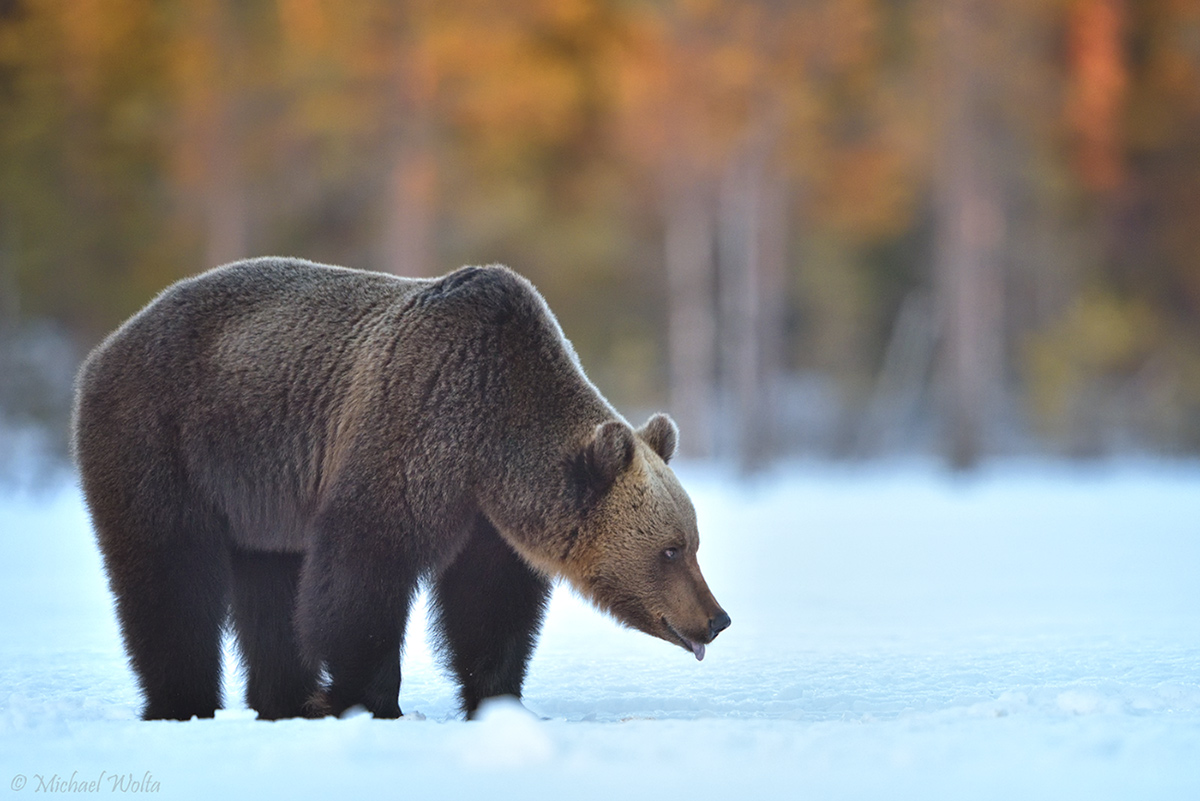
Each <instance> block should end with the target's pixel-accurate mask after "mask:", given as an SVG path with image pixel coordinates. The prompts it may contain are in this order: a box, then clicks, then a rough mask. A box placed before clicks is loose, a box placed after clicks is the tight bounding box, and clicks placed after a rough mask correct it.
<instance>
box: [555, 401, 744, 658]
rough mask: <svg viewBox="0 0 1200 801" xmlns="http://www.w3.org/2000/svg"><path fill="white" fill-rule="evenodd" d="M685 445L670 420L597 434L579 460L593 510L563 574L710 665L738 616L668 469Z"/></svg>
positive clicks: (586, 504) (621, 615)
mask: <svg viewBox="0 0 1200 801" xmlns="http://www.w3.org/2000/svg"><path fill="white" fill-rule="evenodd" d="M676 441H677V433H676V428H675V424H674V423H673V422H672V421H671V419H670V418H669V417H667V416H666V415H663V414H658V415H655V416H654V417H652V418H650V420H649V422H647V423H646V425H645V426H643V427H642V428H641V429H639V430H637V431H636V432H635V431H634V430H633V429H632V428H631V427H630V426H629V425H627V424H626V423H625V422H623V421H620V420H610V421H608V422H605V423H602V424H601V425H599V426H597V427H596V429H595V430H594V431H593V432H592V434H591V437H590V439H589V440H588V441H587V442H586V444H585V445H584V446H583V450H582V452H581V453H580V454H579V457H578V459H577V461H576V469H575V475H576V479H575V480H576V481H577V482H578V483H579V486H580V490H581V493H582V496H583V501H582V503H581V504H580V508H581V509H582V510H583V511H582V513H581V517H580V519H579V520H578V521H577V523H578V525H577V527H576V528H575V529H574V530H573V531H572V535H571V536H572V542H571V544H570V548H569V551H568V553H567V554H566V559H565V564H563V565H562V567H561V571H562V573H563V574H564V575H565V576H566V577H567V579H568V580H569V581H570V582H571V583H572V584H573V585H574V586H575V588H576V589H577V590H579V591H580V592H581V593H583V594H584V595H585V596H586V597H588V598H589V599H590V600H591V601H592V602H593V603H595V604H596V605H597V606H598V607H600V608H601V609H604V610H606V611H608V612H609V613H611V614H612V615H613V616H614V617H615V618H617V620H619V621H620V622H621V623H624V624H625V625H627V626H630V627H632V628H636V629H639V630H640V631H644V632H645V633H647V634H651V635H653V636H655V637H659V638H661V639H663V640H666V641H667V642H670V643H674V644H675V645H678V646H680V647H682V648H685V649H686V650H688V651H690V652H691V653H693V654H695V656H696V658H697V659H703V658H704V646H705V645H706V644H707V643H710V642H712V640H713V638H715V637H716V636H717V635H718V634H719V633H720V632H721V631H722V630H724V629H725V628H726V627H727V626H729V615H727V614H726V613H725V610H723V609H722V608H721V606H720V604H718V603H717V601H716V599H715V598H713V595H712V593H711V592H709V589H708V585H707V584H706V583H705V581H704V576H702V575H701V574H700V565H699V563H698V562H697V561H696V551H697V550H698V549H699V547H700V537H699V534H698V533H697V530H696V512H695V510H694V509H693V508H692V502H691V500H690V499H689V498H688V496H687V493H685V492H684V490H683V487H681V486H680V485H679V481H678V480H677V479H676V478H675V473H674V471H672V470H671V468H670V467H668V466H667V462H668V461H669V460H670V459H671V456H672V455H674V452H675V444H676Z"/></svg>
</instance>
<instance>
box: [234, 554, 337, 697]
mask: <svg viewBox="0 0 1200 801" xmlns="http://www.w3.org/2000/svg"><path fill="white" fill-rule="evenodd" d="M303 561H304V557H303V555H301V554H281V553H254V552H248V551H241V550H236V549H235V550H234V551H232V552H231V554H230V562H231V565H232V568H233V624H234V629H235V631H236V632H237V637H238V644H239V645H240V646H241V651H242V658H243V659H244V660H245V663H246V667H247V668H248V674H249V675H248V676H247V682H246V704H247V706H249V707H250V708H251V709H254V710H255V711H257V712H258V717H259V718H260V719H262V720H277V719H279V718H294V717H300V716H303V715H304V714H305V712H306V709H305V704H306V703H307V702H308V700H309V698H310V697H311V696H312V694H313V693H314V692H316V691H317V686H318V676H317V671H316V670H314V669H313V668H312V667H311V666H309V665H308V664H307V663H305V661H304V660H303V658H302V657H301V656H300V645H299V642H298V640H297V638H296V632H295V626H294V624H293V618H294V616H295V611H296V587H297V584H298V583H299V580H300V567H301V565H302V564H303Z"/></svg>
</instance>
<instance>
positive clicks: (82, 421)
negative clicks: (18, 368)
mask: <svg viewBox="0 0 1200 801" xmlns="http://www.w3.org/2000/svg"><path fill="white" fill-rule="evenodd" d="M675 439H676V432H675V426H674V424H673V423H672V422H671V421H670V420H669V419H668V418H667V417H666V416H664V415H656V416H655V417H653V418H651V419H650V421H649V422H648V423H647V424H646V426H644V427H643V428H642V429H640V430H639V431H637V432H635V431H634V430H633V429H632V428H630V426H629V425H628V423H626V422H625V421H624V420H623V419H622V418H621V416H620V415H618V414H617V413H616V412H615V411H614V410H613V408H612V407H611V406H610V405H609V404H608V403H607V402H606V401H605V400H604V399H603V398H602V397H601V395H600V394H599V392H597V390H596V389H595V387H593V386H592V384H591V383H590V382H589V381H588V380H587V378H586V377H585V376H584V374H583V371H582V369H581V368H580V365H579V362H578V359H577V357H576V356H575V353H574V351H573V350H572V348H571V346H570V344H569V343H568V342H567V341H566V339H565V338H564V337H563V335H562V332H561V331H560V329H559V327H558V324H557V322H556V321H555V319H554V317H553V315H552V314H551V313H550V310H549V309H548V308H547V306H546V304H545V302H544V301H543V300H542V298H541V296H540V295H538V293H537V291H536V290H535V289H534V288H533V286H532V285H531V284H530V283H529V282H528V281H526V280H525V279H523V278H521V277H520V276H518V275H517V274H516V273H513V272H512V271H510V270H508V269H506V268H503V267H485V268H475V267H468V268H463V269H461V270H458V271H455V272H453V273H450V274H449V275H446V276H444V277H443V278H440V279H429V280H425V279H422V280H414V279H399V278H395V277H391V276H385V275H380V274H375V273H367V272H361V271H357V270H349V269H344V268H338V267H328V266H323V265H316V264H312V263H310V262H305V261H300V260H293V259H276V258H268V259H256V260H251V261H245V262H239V263H236V264H231V265H227V266H225V267H222V268H218V269H216V270H213V271H211V272H208V273H205V274H203V275H201V276H198V277H196V278H193V279H189V280H186V281H182V282H180V283H178V284H175V285H174V286H172V287H170V288H168V289H167V290H166V291H164V292H163V293H162V294H161V295H160V296H159V297H158V298H157V299H156V300H155V301H154V302H152V303H151V304H150V305H149V306H147V307H146V308H145V309H143V310H142V311H141V312H140V313H139V314H137V315H135V316H134V317H133V318H132V319H130V320H129V321H128V322H126V323H125V324H124V325H123V326H121V328H119V329H118V330H117V331H116V332H114V333H113V334H112V335H111V336H109V337H108V339H107V340H105V341H104V342H103V343H102V344H101V345H100V346H99V347H97V348H96V350H95V351H94V352H93V353H92V354H91V356H90V357H89V358H88V359H87V361H86V362H85V363H84V365H83V367H82V368H81V370H80V374H79V378H78V385H77V393H76V406H75V415H74V445H75V453H76V459H77V462H78V465H79V470H80V475H81V479H82V483H83V489H84V493H85V496H86V499H87V503H88V506H89V508H90V511H91V514H92V520H93V523H94V526H95V529H96V533H97V538H98V540H99V544H100V549H101V551H102V552H103V555H104V561H105V567H106V569H107V571H108V575H109V580H110V584H111V587H112V590H113V593H114V595H115V596H116V601H117V611H118V615H119V618H120V622H121V627H122V633H123V635H124V639H125V644H126V649H127V651H128V652H129V655H130V658H131V661H132V664H133V667H134V669H135V672H136V673H137V675H138V678H139V681H140V684H141V687H142V690H143V692H144V695H145V698H146V707H145V710H144V712H143V714H144V717H146V718H180V719H186V718H189V717H191V716H193V715H196V716H201V717H205V716H211V715H212V714H213V713H214V710H215V709H216V708H217V707H218V706H219V704H220V691H219V687H220V633H221V630H222V627H223V626H224V625H225V622H226V620H227V617H230V612H232V615H231V617H232V622H233V626H234V629H235V631H236V633H237V637H238V641H239V645H240V648H241V650H242V653H243V656H244V659H245V661H246V664H247V666H248V668H249V675H248V683H247V702H248V704H249V705H250V706H251V707H252V708H254V709H256V710H257V711H258V712H259V714H260V716H261V717H264V718H279V717H289V716H297V715H302V714H310V715H312V714H329V713H332V714H339V713H341V712H342V711H344V710H345V709H347V708H349V707H350V706H352V705H355V704H361V705H363V706H365V707H366V708H367V709H368V710H370V711H371V712H372V713H373V714H375V715H377V716H381V717H394V716H397V715H399V714H400V709H399V705H398V694H399V688H400V667H399V649H400V646H401V642H402V638H403V633H404V624H405V619H406V615H407V612H408V607H409V604H410V602H411V600H412V597H413V594H414V592H415V591H416V588H417V585H418V582H419V581H421V580H424V579H428V580H429V581H430V587H431V599H432V602H433V607H434V612H435V627H436V631H437V633H438V635H439V639H440V644H441V646H442V648H443V652H444V654H445V656H446V659H447V661H448V663H449V664H450V666H451V667H452V669H453V670H454V672H455V674H456V676H457V678H458V681H459V683H460V686H461V697H462V702H463V705H464V707H465V709H466V711H467V712H468V714H470V713H472V712H473V711H474V710H475V708H476V707H477V706H478V704H479V703H480V701H481V700H482V699H484V698H487V697H490V696H495V695H502V694H513V695H518V696H519V695H520V692H521V685H522V683H523V681H524V676H525V670H526V665H527V663H528V659H529V656H530V653H531V651H532V648H533V645H534V642H535V640H536V637H537V632H538V630H539V628H540V625H541V620H542V616H543V612H544V609H545V605H546V600H547V597H548V593H549V588H550V581H551V580H552V579H553V578H554V577H556V576H565V577H566V578H567V579H568V580H569V581H570V582H571V583H572V584H573V585H574V586H575V587H577V588H578V589H579V590H580V591H581V592H582V593H583V594H584V595H586V596H587V597H589V598H591V599H592V600H593V601H594V602H595V603H596V604H597V605H598V606H600V607H601V608H603V609H606V610H608V611H610V612H611V613H612V614H613V615H614V616H615V617H617V619H618V620H620V621H622V622H623V623H625V624H627V625H630V626H634V627H636V628H638V629H641V630H642V631H645V632H647V633H649V634H652V635H654V636H657V637H661V638H663V639H665V640H667V641H669V642H673V643H675V644H678V645H680V646H682V647H684V648H687V649H688V650H690V651H692V652H693V653H695V654H696V656H697V658H699V657H702V656H703V653H704V644H705V643H708V642H710V641H711V640H712V639H713V637H715V636H716V635H717V633H719V632H720V631H721V630H722V629H723V628H724V627H725V626H727V625H728V622H729V618H728V615H726V614H725V613H724V611H722V610H721V608H720V607H719V606H718V605H717V603H716V601H715V600H714V599H713V597H712V594H711V593H710V592H709V590H708V587H707V586H706V585H705V582H704V579H703V578H702V577H701V575H700V570H699V567H698V566H697V563H696V549H697V546H698V538H697V533H696V522H695V515H694V512H693V510H692V506H691V503H690V502H689V500H688V498H687V495H686V494H685V493H684V491H683V489H682V488H681V487H680V485H679V483H678V481H677V480H676V479H675V476H674V474H673V472H672V471H671V469H670V468H669V467H667V465H666V461H667V460H668V459H669V458H670V457H671V455H672V453H673V452H674V448H675Z"/></svg>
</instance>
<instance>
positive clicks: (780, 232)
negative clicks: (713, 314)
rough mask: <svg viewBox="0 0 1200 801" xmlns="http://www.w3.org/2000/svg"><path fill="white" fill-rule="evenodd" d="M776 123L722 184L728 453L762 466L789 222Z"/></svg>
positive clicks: (768, 445) (769, 441)
mask: <svg viewBox="0 0 1200 801" xmlns="http://www.w3.org/2000/svg"><path fill="white" fill-rule="evenodd" d="M773 132H774V131H773V128H772V127H771V126H767V125H764V126H763V127H762V129H761V130H760V131H759V132H757V133H756V135H755V136H753V137H751V138H750V139H749V140H748V142H747V144H746V146H745V147H744V148H742V149H740V150H739V152H737V153H735V154H734V157H733V159H732V160H731V162H730V165H729V168H728V170H727V171H726V174H725V177H724V180H723V181H722V183H721V191H720V204H719V229H718V233H719V236H720V240H719V248H718V253H719V267H718V270H719V278H720V282H719V289H720V315H721V325H720V330H721V356H722V360H721V367H722V370H721V375H722V383H723V384H724V392H723V393H722V394H723V397H724V400H725V408H726V409H727V415H726V417H727V418H728V421H729V422H730V423H731V425H732V432H731V433H732V450H733V455H734V457H735V458H736V459H737V461H738V463H739V464H740V465H741V467H742V469H743V470H755V469H758V468H760V467H762V466H763V465H764V464H765V463H766V462H767V461H768V460H769V459H770V457H771V456H772V448H773V441H774V438H775V435H776V431H775V429H776V426H775V418H776V415H775V413H774V409H773V406H772V401H773V394H774V393H773V392H772V387H773V385H774V384H775V383H776V378H777V376H778V368H779V363H778V359H779V358H780V356H781V351H782V321H783V310H784V308H785V304H784V302H783V298H782V296H783V292H784V286H783V284H784V281H783V278H784V272H785V266H786V265H785V263H784V262H785V250H786V248H785V242H786V227H785V223H784V215H783V209H782V207H783V205H784V192H783V182H782V180H781V179H780V177H779V176H776V175H773V174H771V169H772V166H773V165H772V163H771V160H770V154H771V152H772V150H773V144H774V141H775V138H774V135H773Z"/></svg>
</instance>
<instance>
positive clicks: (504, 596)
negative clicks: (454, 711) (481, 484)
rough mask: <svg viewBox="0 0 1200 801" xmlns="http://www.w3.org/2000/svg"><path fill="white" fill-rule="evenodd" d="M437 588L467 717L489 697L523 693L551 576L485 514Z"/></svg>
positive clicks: (439, 615)
mask: <svg viewBox="0 0 1200 801" xmlns="http://www.w3.org/2000/svg"><path fill="white" fill-rule="evenodd" d="M432 590H433V592H432V597H431V600H432V602H433V610H432V611H433V613H434V616H435V619H434V625H435V627H436V628H437V631H438V633H439V634H440V637H439V640H440V642H441V644H442V647H443V648H444V651H445V653H444V657H445V658H446V661H447V662H448V663H449V665H450V667H451V668H452V669H453V670H454V674H455V676H456V677H457V678H458V682H459V687H460V697H461V700H462V706H463V711H465V712H466V713H467V717H468V718H471V717H474V715H475V710H476V709H478V707H479V704H480V702H482V701H483V700H484V699H487V698H492V697H495V696H499V695H512V696H515V697H517V698H520V697H521V687H522V685H523V684H524V683H525V670H526V667H527V666H528V664H529V657H530V656H531V655H532V653H533V647H534V645H535V644H536V643H537V637H538V633H539V632H540V630H541V627H542V618H543V617H544V616H545V613H546V603H547V601H548V600H549V597H550V582H549V581H547V580H546V578H545V577H543V576H542V575H541V574H539V573H538V572H537V571H535V570H533V569H532V568H531V567H529V565H527V564H526V563H525V562H524V560H522V559H521V558H520V557H519V556H517V554H516V553H515V552H514V551H513V549H512V548H510V547H509V545H508V543H506V542H505V541H504V540H503V539H501V538H500V534H499V533H498V532H497V531H496V529H495V528H494V527H493V526H492V524H491V523H490V522H489V521H488V520H487V518H485V517H484V516H483V515H479V516H478V517H477V518H476V520H475V523H474V525H473V527H472V531H471V536H470V538H469V539H468V541H467V544H466V547H464V548H463V550H462V552H461V553H460V554H459V555H458V557H457V558H456V559H455V561H454V562H453V563H451V565H450V566H449V567H448V568H446V570H444V571H443V572H442V574H441V575H439V576H438V577H437V579H436V581H435V582H434V585H433V587H432Z"/></svg>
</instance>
